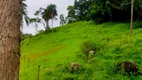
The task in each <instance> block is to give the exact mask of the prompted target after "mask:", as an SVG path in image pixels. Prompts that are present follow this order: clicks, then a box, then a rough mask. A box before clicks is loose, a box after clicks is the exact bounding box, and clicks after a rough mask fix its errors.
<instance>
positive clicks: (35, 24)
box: [29, 17, 45, 31]
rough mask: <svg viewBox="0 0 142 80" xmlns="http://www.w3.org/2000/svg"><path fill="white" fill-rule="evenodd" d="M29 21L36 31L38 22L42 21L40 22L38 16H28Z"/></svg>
mask: <svg viewBox="0 0 142 80" xmlns="http://www.w3.org/2000/svg"><path fill="white" fill-rule="evenodd" d="M29 23H30V24H33V25H34V26H35V30H36V31H37V27H38V23H42V22H41V19H40V18H38V17H36V18H29ZM43 25H44V23H43ZM44 26H45V25H44Z"/></svg>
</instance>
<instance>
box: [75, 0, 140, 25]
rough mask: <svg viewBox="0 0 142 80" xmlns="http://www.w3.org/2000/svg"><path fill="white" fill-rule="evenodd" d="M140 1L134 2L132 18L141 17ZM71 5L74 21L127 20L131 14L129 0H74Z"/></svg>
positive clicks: (137, 18) (138, 18)
mask: <svg viewBox="0 0 142 80" xmlns="http://www.w3.org/2000/svg"><path fill="white" fill-rule="evenodd" d="M141 3H142V1H141V0H135V2H134V20H141V18H142V4H141ZM73 7H74V10H72V12H74V14H75V17H74V18H75V19H76V21H80V20H87V21H88V20H93V21H95V22H96V23H102V22H106V21H129V20H130V15H131V13H130V12H131V0H75V2H74V6H73ZM122 16H125V17H122Z"/></svg>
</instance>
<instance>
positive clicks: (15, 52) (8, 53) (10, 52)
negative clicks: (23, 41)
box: [0, 0, 21, 80]
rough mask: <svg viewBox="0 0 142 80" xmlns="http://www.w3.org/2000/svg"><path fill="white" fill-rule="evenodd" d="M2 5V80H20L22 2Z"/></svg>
mask: <svg viewBox="0 0 142 80" xmlns="http://www.w3.org/2000/svg"><path fill="white" fill-rule="evenodd" d="M0 3H2V4H0V80H19V64H20V22H21V21H20V15H19V14H18V13H20V0H0Z"/></svg>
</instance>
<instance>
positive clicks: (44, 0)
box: [23, 0, 74, 34]
mask: <svg viewBox="0 0 142 80" xmlns="http://www.w3.org/2000/svg"><path fill="white" fill-rule="evenodd" d="M25 3H26V4H27V5H28V8H27V10H28V15H29V17H34V12H35V11H37V10H38V9H39V8H40V7H44V8H46V7H47V6H48V5H49V4H56V6H57V11H58V16H57V18H58V20H56V21H54V26H59V15H60V14H64V16H67V7H68V6H69V5H73V3H74V0H27V1H26V2H25ZM38 29H44V27H43V26H42V25H39V28H38ZM23 32H24V33H32V34H35V33H36V31H35V29H34V27H32V25H30V26H29V27H27V26H26V25H24V28H23Z"/></svg>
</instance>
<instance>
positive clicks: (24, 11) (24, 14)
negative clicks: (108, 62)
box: [20, 0, 29, 27]
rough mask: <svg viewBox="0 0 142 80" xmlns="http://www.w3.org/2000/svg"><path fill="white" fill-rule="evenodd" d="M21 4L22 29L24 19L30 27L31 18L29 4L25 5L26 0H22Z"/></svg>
mask: <svg viewBox="0 0 142 80" xmlns="http://www.w3.org/2000/svg"><path fill="white" fill-rule="evenodd" d="M20 1H21V2H20V3H21V27H23V23H24V21H23V19H24V20H25V22H26V24H27V25H29V17H28V15H27V13H28V11H27V7H28V6H27V4H25V3H24V2H25V1H26V0H20Z"/></svg>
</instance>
